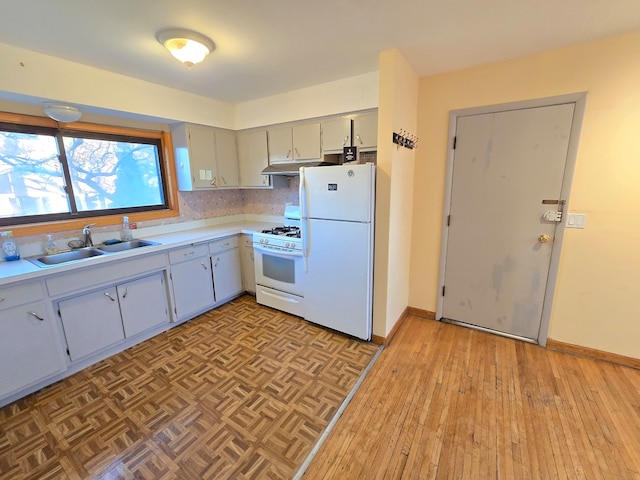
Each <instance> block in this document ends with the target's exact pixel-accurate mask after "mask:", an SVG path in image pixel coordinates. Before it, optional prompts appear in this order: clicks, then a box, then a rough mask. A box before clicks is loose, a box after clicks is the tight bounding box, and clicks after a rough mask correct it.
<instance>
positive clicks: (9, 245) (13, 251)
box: [0, 230, 20, 262]
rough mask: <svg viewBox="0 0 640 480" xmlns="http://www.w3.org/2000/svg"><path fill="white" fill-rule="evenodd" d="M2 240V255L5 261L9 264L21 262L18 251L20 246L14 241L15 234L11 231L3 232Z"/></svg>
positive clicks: (0, 234) (0, 235) (1, 234)
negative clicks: (15, 261) (14, 261)
mask: <svg viewBox="0 0 640 480" xmlns="http://www.w3.org/2000/svg"><path fill="white" fill-rule="evenodd" d="M0 238H2V253H3V255H4V259H5V260H6V261H7V262H11V261H13V260H20V252H19V251H18V244H17V243H16V241H15V240H14V239H13V232H12V231H11V230H9V231H6V232H1V233H0Z"/></svg>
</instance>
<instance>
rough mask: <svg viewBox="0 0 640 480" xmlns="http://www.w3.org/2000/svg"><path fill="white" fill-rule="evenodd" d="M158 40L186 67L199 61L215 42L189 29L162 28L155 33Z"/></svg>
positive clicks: (212, 48) (211, 50) (211, 48)
mask: <svg viewBox="0 0 640 480" xmlns="http://www.w3.org/2000/svg"><path fill="white" fill-rule="evenodd" d="M156 38H157V39H158V41H159V42H160V43H161V44H162V45H163V46H164V47H165V48H166V49H167V50H169V52H171V55H173V56H174V57H176V58H177V59H178V60H180V61H181V62H182V63H184V64H185V65H186V66H187V67H189V68H191V67H193V66H194V65H195V64H196V63H200V62H201V61H202V60H204V58H205V57H206V56H207V55H209V54H210V53H211V52H213V50H214V49H215V48H216V45H215V43H213V41H212V40H211V39H210V38H208V37H205V36H204V35H202V34H200V33H197V32H192V31H191V30H183V29H170V30H162V31H161V32H158V34H157V35H156Z"/></svg>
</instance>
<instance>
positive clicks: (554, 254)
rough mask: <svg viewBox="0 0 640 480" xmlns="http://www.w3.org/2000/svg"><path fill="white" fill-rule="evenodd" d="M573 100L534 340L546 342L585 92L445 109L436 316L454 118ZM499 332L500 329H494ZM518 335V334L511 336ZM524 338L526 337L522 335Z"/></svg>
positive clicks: (444, 252) (441, 300)
mask: <svg viewBox="0 0 640 480" xmlns="http://www.w3.org/2000/svg"><path fill="white" fill-rule="evenodd" d="M567 103H573V104H574V105H575V108H574V112H573V122H572V124H571V133H570V137H569V146H568V149H567V159H566V163H565V169H564V177H563V179H562V189H561V193H560V197H561V198H562V199H563V200H565V201H566V204H565V210H564V215H565V217H564V218H563V220H562V222H560V223H558V224H557V225H556V235H555V240H554V242H553V246H552V248H551V259H550V264H549V276H548V277H547V283H546V286H545V294H544V300H543V307H542V318H541V319H540V330H539V331H538V338H537V340H538V344H539V345H541V346H543V347H544V346H546V345H547V334H548V331H549V322H550V320H551V307H552V303H553V297H554V293H555V288H556V280H557V276H558V269H559V265H560V251H561V249H562V244H563V240H564V231H565V228H566V227H565V222H566V216H567V213H568V212H567V210H568V205H569V194H570V191H571V185H572V184H573V175H574V172H575V165H576V160H577V157H578V145H579V143H580V132H581V130H582V123H583V119H584V112H585V108H586V103H587V92H578V93H571V94H567V95H558V96H553V97H545V98H537V99H531V100H522V101H517V102H510V103H501V104H496V105H485V106H480V107H472V108H464V109H459V110H452V111H451V112H450V113H449V133H448V137H447V138H448V140H447V142H448V145H449V146H448V148H447V167H446V174H445V191H444V204H443V209H442V210H443V211H442V227H441V228H442V235H441V238H440V264H439V273H438V293H437V302H436V319H437V320H442V311H443V307H444V296H443V295H442V290H443V288H444V280H445V271H446V268H445V267H446V261H447V242H448V240H449V229H448V217H449V214H450V212H451V193H452V189H453V160H454V157H455V150H454V148H453V146H454V138H455V135H456V129H457V122H458V118H459V117H466V116H470V115H482V114H488V113H499V112H508V111H512V110H524V109H529V108H537V107H550V106H554V105H561V104H567ZM477 328H478V329H479V330H487V329H484V328H482V327H477ZM495 333H497V334H501V333H500V332H495ZM502 335H504V336H511V337H513V336H512V335H508V334H502ZM514 338H518V339H520V337H514ZM522 340H527V339H522Z"/></svg>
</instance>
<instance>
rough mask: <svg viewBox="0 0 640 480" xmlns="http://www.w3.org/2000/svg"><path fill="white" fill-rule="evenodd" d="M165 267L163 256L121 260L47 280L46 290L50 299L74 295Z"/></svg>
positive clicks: (165, 259) (165, 258) (164, 256)
mask: <svg viewBox="0 0 640 480" xmlns="http://www.w3.org/2000/svg"><path fill="white" fill-rule="evenodd" d="M166 267H167V257H166V255H164V254H160V255H149V256H145V257H141V258H129V259H123V260H121V261H113V262H109V263H107V264H103V265H96V266H93V267H84V268H82V269H79V270H77V271H74V272H72V273H68V274H66V275H57V276H55V277H51V278H48V279H47V280H46V283H47V290H49V295H51V296H52V297H55V296H58V295H62V294H67V293H76V292H80V291H85V290H87V289H89V288H94V287H99V286H101V285H109V284H114V283H117V282H120V281H122V280H126V279H128V278H132V277H136V276H140V275H142V274H144V273H147V272H155V271H158V270H164V269H165V268H166Z"/></svg>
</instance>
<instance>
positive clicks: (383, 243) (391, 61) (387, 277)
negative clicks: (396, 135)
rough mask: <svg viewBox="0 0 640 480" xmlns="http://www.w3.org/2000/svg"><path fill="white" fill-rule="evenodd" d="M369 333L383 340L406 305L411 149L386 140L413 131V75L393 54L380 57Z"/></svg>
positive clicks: (415, 80)
mask: <svg viewBox="0 0 640 480" xmlns="http://www.w3.org/2000/svg"><path fill="white" fill-rule="evenodd" d="M379 67H380V87H379V88H380V97H379V98H380V100H379V107H378V108H379V109H378V157H377V166H378V168H377V172H376V175H377V180H376V239H375V242H376V244H375V267H374V280H373V283H374V308H373V334H374V335H377V336H380V337H386V336H387V334H388V333H389V332H390V331H391V329H392V328H393V326H394V325H395V323H396V321H397V320H398V318H399V317H400V316H401V315H402V312H403V311H404V309H405V308H406V307H407V305H408V304H409V295H408V294H409V270H410V263H411V248H410V247H411V212H412V199H413V187H412V185H413V180H412V179H413V169H414V160H415V150H409V149H406V148H401V147H398V148H396V146H395V145H394V144H393V143H392V142H391V138H392V134H393V132H394V131H396V132H398V131H400V129H404V130H406V131H408V132H415V131H416V126H417V98H418V77H417V75H416V74H415V72H414V71H413V70H412V69H411V67H410V66H409V64H408V63H407V61H406V60H405V59H404V57H403V56H402V55H401V54H400V52H399V51H398V50H387V51H384V52H382V53H381V54H380V64H379Z"/></svg>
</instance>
